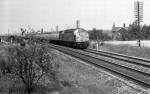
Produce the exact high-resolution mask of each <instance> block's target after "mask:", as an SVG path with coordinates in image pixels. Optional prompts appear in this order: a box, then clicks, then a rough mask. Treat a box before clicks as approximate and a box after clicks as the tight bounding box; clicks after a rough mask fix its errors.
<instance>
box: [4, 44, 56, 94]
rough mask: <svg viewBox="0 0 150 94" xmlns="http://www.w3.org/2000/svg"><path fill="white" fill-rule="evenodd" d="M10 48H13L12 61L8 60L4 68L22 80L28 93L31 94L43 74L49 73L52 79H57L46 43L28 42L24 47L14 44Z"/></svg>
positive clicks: (11, 52) (51, 56)
mask: <svg viewBox="0 0 150 94" xmlns="http://www.w3.org/2000/svg"><path fill="white" fill-rule="evenodd" d="M12 48H13V50H15V51H10V54H11V58H13V61H9V63H8V66H9V67H6V68H9V69H7V70H9V73H11V74H13V75H15V76H16V77H17V78H19V79H21V80H22V82H23V83H24V85H25V89H26V90H25V91H26V92H27V93H28V94H31V92H32V90H33V89H34V86H36V85H37V84H38V83H39V81H40V79H41V78H42V77H43V76H44V75H45V74H49V75H50V76H51V78H52V80H57V77H56V70H55V69H54V66H53V63H52V62H51V61H52V60H53V59H54V58H53V55H52V54H51V53H49V51H48V47H47V46H46V45H40V44H36V45H33V44H32V45H31V44H28V45H26V46H25V47H21V46H14V47H11V48H10V50H12ZM3 63H4V62H3Z"/></svg>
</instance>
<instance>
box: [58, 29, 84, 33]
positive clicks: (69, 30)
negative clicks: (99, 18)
mask: <svg viewBox="0 0 150 94" xmlns="http://www.w3.org/2000/svg"><path fill="white" fill-rule="evenodd" d="M77 29H78V30H83V31H86V30H85V29H83V28H74V29H67V30H63V31H60V32H65V33H69V32H74V31H75V30H77Z"/></svg>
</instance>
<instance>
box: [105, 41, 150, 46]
mask: <svg viewBox="0 0 150 94" xmlns="http://www.w3.org/2000/svg"><path fill="white" fill-rule="evenodd" d="M105 43H106V44H114V45H131V46H138V42H137V40H135V41H105ZM141 46H142V47H150V40H141Z"/></svg>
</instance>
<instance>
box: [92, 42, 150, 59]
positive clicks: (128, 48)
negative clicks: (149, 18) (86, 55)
mask: <svg viewBox="0 0 150 94" xmlns="http://www.w3.org/2000/svg"><path fill="white" fill-rule="evenodd" d="M142 43H145V44H144V45H147V46H144V47H143V46H142V47H138V45H137V42H136V41H106V42H104V45H100V46H99V47H98V49H99V50H105V51H111V52H116V53H120V54H126V55H131V56H136V57H142V58H148V59H150V57H149V56H150V48H149V47H150V41H142ZM91 44H92V46H90V48H94V49H97V47H96V43H95V42H92V43H91Z"/></svg>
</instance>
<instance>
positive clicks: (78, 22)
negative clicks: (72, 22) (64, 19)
mask: <svg viewBox="0 0 150 94" xmlns="http://www.w3.org/2000/svg"><path fill="white" fill-rule="evenodd" d="M76 28H80V21H79V20H77V21H76Z"/></svg>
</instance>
